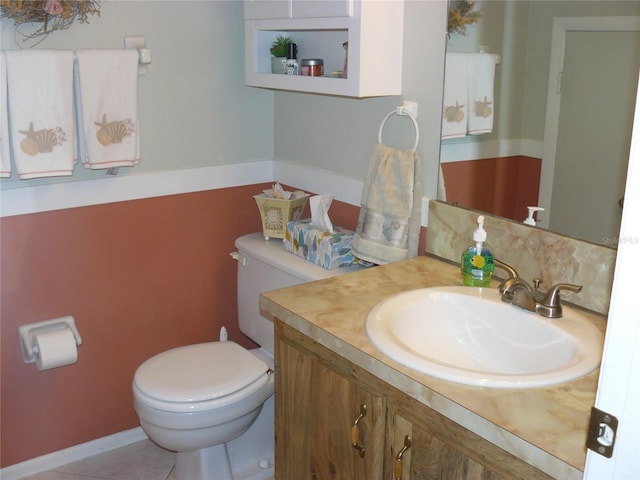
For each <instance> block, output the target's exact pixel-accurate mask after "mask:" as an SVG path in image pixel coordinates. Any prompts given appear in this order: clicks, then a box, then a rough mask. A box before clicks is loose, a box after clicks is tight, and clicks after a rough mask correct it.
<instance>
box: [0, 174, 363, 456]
mask: <svg viewBox="0 0 640 480" xmlns="http://www.w3.org/2000/svg"><path fill="white" fill-rule="evenodd" d="M267 186H268V185H251V186H243V187H235V188H225V189H219V190H211V191H206V192H198V193H188V194H182V195H172V196H165V197H158V198H149V199H143V200H135V201H127V202H119V203H111V204H105V205H95V206H89V207H82V208H73V209H67V210H58V211H52V212H44V213H37V214H31V215H21V216H14V217H5V218H2V219H1V223H0V234H1V237H0V246H1V250H0V255H1V261H2V263H1V268H2V270H1V291H2V297H1V305H0V318H1V319H2V323H1V332H0V333H1V342H2V343H1V346H2V351H1V361H2V366H1V368H2V370H1V381H2V406H1V424H2V432H1V440H2V445H1V458H2V466H3V467H4V466H8V465H12V464H15V463H18V462H21V461H24V460H28V459H31V458H34V457H37V456H40V455H44V454H47V453H50V452H54V451H57V450H60V449H63V448H67V447H70V446H73V445H77V444H80V443H83V442H87V441H90V440H93V439H96V438H100V437H103V436H106V435H110V434H113V433H117V432H120V431H123V430H127V429H130V428H135V427H137V426H138V419H137V417H136V414H135V412H134V410H133V406H132V394H131V381H132V378H133V374H134V372H135V369H136V368H137V367H138V365H139V364H140V363H141V362H142V361H144V360H145V359H146V358H148V357H150V356H151V355H154V354H156V353H158V352H160V351H163V350H166V349H168V348H171V347H175V346H179V345H185V344H189V343H195V342H202V341H210V340H215V339H217V338H218V332H219V329H220V326H222V325H225V326H226V327H227V329H228V331H229V337H230V338H231V339H232V340H236V341H238V342H239V343H241V344H242V345H244V346H247V347H249V346H252V345H253V344H252V342H251V341H250V340H248V339H247V338H246V337H244V336H243V335H242V334H241V333H240V332H239V330H238V322H237V318H236V311H237V310H236V303H235V298H236V263H235V261H233V260H232V259H231V257H230V256H229V255H228V254H229V253H230V252H232V251H233V250H234V244H233V243H234V240H235V238H236V237H238V236H240V235H243V234H245V233H249V232H255V231H260V230H261V224H260V215H259V213H258V209H257V207H256V205H255V202H254V200H253V198H252V196H253V195H255V194H256V193H259V192H260V191H262V189H263V188H266V187H267ZM358 211H359V209H358V208H357V207H354V206H351V205H347V204H343V203H341V202H337V201H336V202H334V204H333V205H332V207H331V216H332V219H333V220H334V222H335V223H336V224H337V225H341V226H344V227H347V228H352V229H353V228H355V225H356V221H357V215H358ZM66 314H71V315H73V316H74V317H75V320H76V323H77V326H78V329H79V331H80V334H81V335H82V338H83V342H84V343H83V345H82V346H80V347H79V349H78V362H77V363H76V364H73V365H69V366H65V367H60V368H56V369H51V370H46V371H42V372H40V371H38V370H37V368H36V366H35V364H26V363H24V362H23V361H22V357H21V355H20V349H19V344H18V334H17V328H18V326H19V325H21V324H24V323H30V322H35V321H39V320H45V319H49V318H54V317H57V316H61V315H66Z"/></svg>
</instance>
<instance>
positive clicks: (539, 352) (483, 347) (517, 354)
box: [366, 287, 603, 388]
mask: <svg viewBox="0 0 640 480" xmlns="http://www.w3.org/2000/svg"><path fill="white" fill-rule="evenodd" d="M366 330H367V335H368V336H369V339H370V340H371V342H372V343H373V345H375V347H376V348H377V349H378V350H380V351H381V352H382V353H384V354H385V355H387V356H389V357H390V358H392V359H393V360H395V361H397V362H399V363H401V364H403V365H405V366H407V367H410V368H413V369H415V370H418V371H420V372H423V373H426V374H428V375H432V376H434V377H438V378H442V379H445V380H450V381H453V382H458V383H464V384H467V385H478V386H483V387H498V388H528V387H539V386H544V385H553V384H558V383H564V382H568V381H570V380H573V379H576V378H579V377H582V376H584V375H586V374H588V373H590V372H592V371H593V370H595V369H596V368H598V366H599V365H600V359H601V356H602V346H603V335H602V333H601V332H600V331H599V330H598V329H597V328H596V327H595V326H594V325H593V324H592V323H591V322H590V321H589V320H588V319H587V318H586V317H584V316H582V315H581V314H580V313H578V312H577V311H575V310H573V309H571V308H569V307H566V306H564V312H563V317H562V318H559V319H546V318H544V317H541V316H540V315H538V314H535V313H533V312H529V311H526V310H522V309H520V308H517V307H514V306H513V305H509V304H507V303H504V302H502V301H501V300H500V294H499V293H498V291H497V289H489V288H474V287H436V288H424V289H419V290H411V291H407V292H403V293H400V294H397V295H394V296H392V297H389V298H387V299H385V300H383V301H382V302H380V303H379V304H378V305H377V306H375V307H374V308H373V309H372V310H371V312H370V313H369V316H368V318H367V321H366Z"/></svg>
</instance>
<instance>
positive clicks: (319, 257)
mask: <svg viewBox="0 0 640 480" xmlns="http://www.w3.org/2000/svg"><path fill="white" fill-rule="evenodd" d="M334 230H335V232H333V233H331V232H327V231H324V230H321V229H318V228H316V227H315V226H314V225H312V224H311V219H304V220H298V221H293V222H289V223H288V224H287V233H286V236H285V239H284V244H285V248H286V249H287V250H288V251H289V252H291V253H293V254H295V255H298V256H299V257H302V258H305V259H307V260H308V261H310V262H312V263H315V264H316V265H320V266H321V267H322V268H326V269H328V270H331V269H334V268H338V267H342V266H344V265H351V264H353V263H354V258H353V255H351V243H352V242H353V235H354V233H355V232H352V231H351V230H346V229H344V228H341V227H334Z"/></svg>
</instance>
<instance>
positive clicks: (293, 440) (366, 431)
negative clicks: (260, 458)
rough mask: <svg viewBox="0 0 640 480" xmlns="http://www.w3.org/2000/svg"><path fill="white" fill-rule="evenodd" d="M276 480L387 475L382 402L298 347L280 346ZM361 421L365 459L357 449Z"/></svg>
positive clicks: (364, 479)
mask: <svg viewBox="0 0 640 480" xmlns="http://www.w3.org/2000/svg"><path fill="white" fill-rule="evenodd" d="M277 379H278V381H277V383H276V419H278V420H277V421H276V478H278V479H282V480H285V479H287V480H289V479H296V480H298V479H299V480H303V479H311V480H325V479H327V480H329V479H331V480H340V479H343V480H360V479H362V480H367V479H378V478H380V476H381V473H380V472H381V471H382V456H383V449H384V422H385V410H384V401H383V399H382V398H380V397H377V396H374V395H372V394H371V393H370V392H368V391H366V390H364V389H362V388H359V387H358V385H356V384H355V383H353V382H351V381H350V380H349V379H347V378H346V377H343V376H342V375H339V374H338V373H336V372H334V371H332V370H331V369H329V368H327V367H326V366H324V365H323V364H322V363H320V362H318V361H316V360H314V359H313V358H311V357H310V356H307V355H305V354H304V353H302V352H300V351H299V350H296V349H294V348H293V347H291V346H289V345H288V344H286V343H284V342H279V343H278V367H277ZM362 404H366V406H367V414H366V415H365V416H364V417H363V418H362V420H361V421H360V422H359V427H360V439H361V442H362V444H363V445H364V448H365V455H364V458H362V457H360V455H359V452H358V450H356V449H354V448H353V447H352V445H351V429H352V426H353V423H354V420H355V419H356V418H357V416H358V414H359V412H360V407H361V405H362Z"/></svg>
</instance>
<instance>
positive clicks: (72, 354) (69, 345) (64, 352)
mask: <svg viewBox="0 0 640 480" xmlns="http://www.w3.org/2000/svg"><path fill="white" fill-rule="evenodd" d="M35 345H36V346H37V347H38V354H37V355H38V360H37V362H36V365H37V366H38V370H47V369H49V368H55V367H61V366H63V365H70V364H72V363H75V362H76V361H77V360H78V349H77V346H76V340H75V338H74V337H73V332H72V331H71V330H70V329H68V328H64V329H60V330H52V331H49V332H43V333H39V334H37V335H36V336H35Z"/></svg>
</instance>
